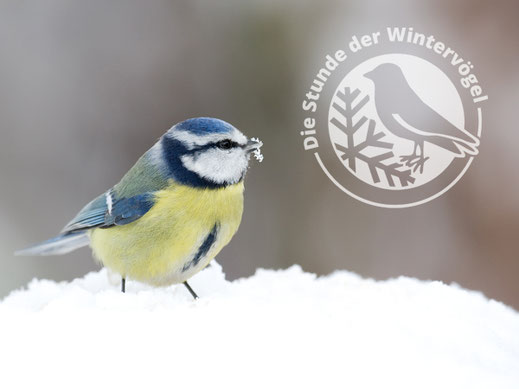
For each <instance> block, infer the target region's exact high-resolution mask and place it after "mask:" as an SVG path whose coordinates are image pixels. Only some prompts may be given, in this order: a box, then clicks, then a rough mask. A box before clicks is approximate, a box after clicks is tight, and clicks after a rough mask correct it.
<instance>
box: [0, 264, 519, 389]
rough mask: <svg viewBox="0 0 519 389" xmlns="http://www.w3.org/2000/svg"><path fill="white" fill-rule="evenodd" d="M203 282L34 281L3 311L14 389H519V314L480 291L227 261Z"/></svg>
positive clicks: (4, 351)
mask: <svg viewBox="0 0 519 389" xmlns="http://www.w3.org/2000/svg"><path fill="white" fill-rule="evenodd" d="M114 281H115V280H114ZM117 281H118V280H117ZM190 284H191V286H192V287H193V289H194V290H195V291H196V292H197V293H198V294H199V296H200V300H198V301H194V300H193V299H192V298H191V296H190V295H189V293H188V291H187V290H186V289H185V288H184V287H183V286H182V285H177V286H172V287H167V288H158V289H153V288H151V287H147V286H145V285H142V284H138V283H135V282H132V281H131V280H130V281H128V282H127V293H126V294H122V293H121V292H119V283H118V282H117V283H116V282H110V277H109V275H108V274H107V271H106V270H101V271H99V272H94V273H89V274H87V275H86V276H85V277H83V278H81V279H76V280H74V281H72V282H61V283H56V282H53V281H47V280H33V281H32V282H31V283H30V284H29V286H28V289H27V290H21V291H15V292H13V293H11V294H10V295H9V296H8V297H6V298H5V299H4V300H3V301H2V302H1V303H0V350H1V351H0V370H1V372H2V373H1V374H0V387H5V388H18V387H19V388H28V387H42V388H47V387H52V388H61V387H66V388H71V387H73V388H78V387H79V388H99V387H101V388H105V387H112V388H145V387H146V388H148V387H150V388H174V387H180V386H182V387H188V388H193V387H194V388H202V387H217V388H218V387H226V388H255V387H258V388H259V387H262V388H265V387H273V388H307V387H308V388H310V387H311V388H392V387H395V388H456V389H459V388H471V389H474V388H501V389H502V388H518V387H519V314H518V313H517V312H515V311H514V310H512V309H511V308H508V307H507V306H505V305H503V304H501V303H499V302H496V301H493V300H488V299H487V298H485V297H484V296H483V295H482V294H480V293H477V292H471V291H466V290H463V289H461V288H459V287H457V286H448V285H445V284H443V283H441V282H425V281H419V280H416V279H411V278H405V277H400V278H398V279H392V280H388V281H374V280H370V279H363V278H361V277H359V276H357V275H355V274H353V273H349V272H345V271H340V272H336V273H333V274H331V275H329V276H326V277H317V276H315V275H314V274H309V273H305V272H303V271H302V270H301V268H300V267H298V266H293V267H291V268H289V269H287V270H280V271H272V270H258V271H257V272H256V274H255V275H254V276H252V277H250V278H245V279H240V280H236V281H233V282H229V281H226V280H225V276H224V274H223V272H222V269H221V267H220V265H218V264H217V263H214V262H213V264H212V266H211V267H209V268H207V269H205V270H204V271H202V272H201V273H199V274H198V275H196V276H195V277H193V278H192V279H191V281H190Z"/></svg>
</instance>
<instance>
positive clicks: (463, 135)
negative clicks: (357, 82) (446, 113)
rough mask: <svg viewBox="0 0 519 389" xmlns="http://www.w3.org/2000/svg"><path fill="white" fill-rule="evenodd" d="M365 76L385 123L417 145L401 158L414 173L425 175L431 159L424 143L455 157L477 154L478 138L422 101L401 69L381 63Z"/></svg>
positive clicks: (391, 131)
mask: <svg viewBox="0 0 519 389" xmlns="http://www.w3.org/2000/svg"><path fill="white" fill-rule="evenodd" d="M364 77H366V78H368V79H370V80H371V81H372V82H373V84H374V101H375V108H376V111H377V114H378V117H379V118H380V121H381V122H382V124H383V125H384V126H385V127H386V128H387V130H388V131H389V132H390V133H392V134H393V135H396V136H397V137H400V138H404V139H408V140H411V141H413V142H414V151H413V154H411V155H406V156H402V157H401V158H400V161H401V162H403V163H404V164H405V165H406V166H409V167H411V168H412V169H413V172H414V171H417V170H418V169H420V173H423V167H424V164H425V162H426V161H427V160H428V159H429V157H425V155H424V143H425V142H429V143H432V144H434V145H436V146H439V147H441V148H443V149H445V150H448V151H450V152H451V153H452V154H453V156H454V157H455V158H464V157H465V156H466V155H476V154H478V146H479V143H480V142H479V139H478V138H477V137H476V136H474V135H472V134H471V133H470V132H468V131H467V130H466V129H463V128H458V127H456V126H455V125H454V124H452V123H451V122H450V121H449V120H447V119H446V118H445V117H443V116H442V115H441V114H440V113H438V112H437V111H436V110H434V109H433V108H432V107H431V106H429V105H428V104H427V103H426V102H425V101H423V100H422V99H421V98H420V97H419V96H418V94H417V93H416V92H415V91H414V90H413V88H412V87H411V86H410V85H409V82H408V81H407V79H406V77H405V75H404V73H403V71H402V69H401V68H400V66H398V65H396V64H394V63H382V64H379V65H378V66H376V67H375V68H374V69H373V70H371V71H369V72H367V73H365V74H364ZM418 148H420V152H421V154H418V151H417V149H418Z"/></svg>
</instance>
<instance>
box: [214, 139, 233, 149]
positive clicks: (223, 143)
mask: <svg viewBox="0 0 519 389" xmlns="http://www.w3.org/2000/svg"><path fill="white" fill-rule="evenodd" d="M216 146H218V147H219V148H220V149H222V150H229V149H230V148H231V147H232V146H233V142H231V141H230V140H229V139H225V140H221V141H220V142H218V143H217V144H216Z"/></svg>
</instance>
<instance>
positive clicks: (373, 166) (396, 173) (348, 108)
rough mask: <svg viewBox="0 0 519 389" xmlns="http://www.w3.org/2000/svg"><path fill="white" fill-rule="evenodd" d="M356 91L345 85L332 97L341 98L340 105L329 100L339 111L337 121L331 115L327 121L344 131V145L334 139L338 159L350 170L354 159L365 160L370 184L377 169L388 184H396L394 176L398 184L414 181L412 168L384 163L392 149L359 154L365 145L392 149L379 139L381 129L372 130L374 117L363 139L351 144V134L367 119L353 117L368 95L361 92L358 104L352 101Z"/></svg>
mask: <svg viewBox="0 0 519 389" xmlns="http://www.w3.org/2000/svg"><path fill="white" fill-rule="evenodd" d="M359 94H360V91H359V90H358V89H355V90H353V91H351V89H350V88H349V87H346V88H345V89H344V91H338V92H337V95H336V97H335V99H336V100H339V101H341V102H342V104H343V105H344V106H341V104H338V103H337V101H334V102H333V108H335V110H336V111H337V112H338V113H339V114H340V116H341V120H339V119H337V117H335V116H334V117H332V118H331V120H330V123H331V124H333V125H334V126H336V127H337V128H338V129H339V130H341V131H342V132H343V133H344V134H346V137H347V145H342V144H339V143H337V142H335V148H336V150H337V151H338V152H340V153H342V155H341V156H340V158H341V159H342V160H343V161H347V163H348V167H349V168H350V169H351V170H352V171H353V172H356V171H357V160H359V161H362V162H364V163H366V165H367V166H368V168H369V171H370V174H371V178H372V180H373V182H374V183H379V182H380V175H379V171H381V172H382V173H383V174H384V175H385V177H386V180H387V183H388V185H389V186H391V187H395V186H396V185H397V184H396V183H395V179H396V180H398V181H399V184H400V186H402V187H406V186H408V185H409V184H412V183H414V181H415V179H414V177H412V175H411V174H412V170H411V169H405V168H404V167H405V166H404V164H401V163H397V162H393V163H390V164H386V163H385V161H387V160H389V159H391V158H393V157H394V154H393V151H385V152H382V153H381V154H377V155H372V156H370V155H367V154H365V153H363V151H365V150H366V149H367V148H368V147H378V148H382V149H386V150H392V148H393V144H392V143H390V142H384V141H382V140H381V138H383V137H384V136H385V134H384V133H383V132H382V131H380V132H377V133H376V132H375V130H376V121H375V120H373V119H369V123H368V128H367V132H366V137H365V139H364V140H362V141H361V142H358V143H357V144H355V134H357V132H358V131H359V130H361V129H362V128H363V127H364V124H366V122H367V121H368V118H367V117H366V116H364V115H363V116H361V117H360V118H358V119H357V120H355V118H354V116H355V115H356V114H357V113H358V112H359V111H360V110H361V109H362V108H363V107H364V106H365V105H366V104H367V103H368V101H369V96H368V95H365V96H364V97H363V98H362V99H360V101H359V102H358V103H356V104H354V103H353V102H354V101H355V100H356V99H357V97H358V96H359ZM403 168H404V169H403Z"/></svg>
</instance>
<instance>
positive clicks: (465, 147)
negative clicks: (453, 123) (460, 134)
mask: <svg viewBox="0 0 519 389" xmlns="http://www.w3.org/2000/svg"><path fill="white" fill-rule="evenodd" d="M454 144H455V145H456V147H457V148H458V150H459V152H460V153H461V154H462V156H463V157H464V156H465V154H469V155H477V154H478V153H479V150H478V146H479V139H478V142H477V143H470V142H465V141H459V140H457V139H456V140H454Z"/></svg>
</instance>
